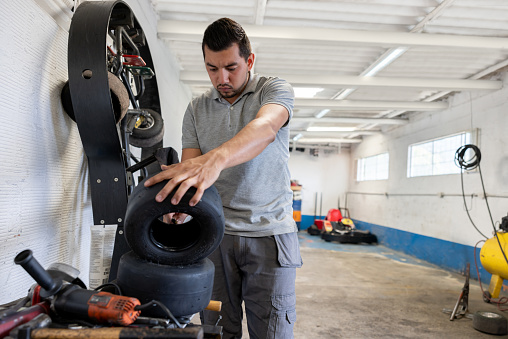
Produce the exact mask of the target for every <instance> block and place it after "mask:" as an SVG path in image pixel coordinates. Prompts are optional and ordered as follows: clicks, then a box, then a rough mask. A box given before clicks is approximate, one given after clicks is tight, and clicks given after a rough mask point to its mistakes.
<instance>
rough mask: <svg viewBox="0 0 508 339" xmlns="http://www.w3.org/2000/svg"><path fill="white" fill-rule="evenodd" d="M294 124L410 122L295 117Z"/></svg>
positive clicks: (382, 119) (398, 123) (385, 119)
mask: <svg viewBox="0 0 508 339" xmlns="http://www.w3.org/2000/svg"><path fill="white" fill-rule="evenodd" d="M291 121H292V122H313V123H320V122H321V123H336V124H344V123H345V124H368V123H371V124H372V123H375V124H385V125H405V124H407V123H408V122H409V120H407V119H393V118H392V119H388V118H321V119H319V118H299V117H293V118H292V119H291Z"/></svg>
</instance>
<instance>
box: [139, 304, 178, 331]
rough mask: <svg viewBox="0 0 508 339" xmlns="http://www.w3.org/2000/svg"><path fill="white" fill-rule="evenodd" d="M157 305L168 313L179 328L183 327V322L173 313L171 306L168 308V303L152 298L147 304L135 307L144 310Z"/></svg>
mask: <svg viewBox="0 0 508 339" xmlns="http://www.w3.org/2000/svg"><path fill="white" fill-rule="evenodd" d="M156 306H159V307H160V308H161V309H162V310H163V311H164V312H165V313H166V314H167V315H168V317H169V319H171V320H172V321H173V322H174V323H175V324H176V326H178V328H183V326H182V324H180V322H179V321H178V320H177V319H176V318H175V316H174V315H173V313H171V311H170V310H169V308H167V307H166V305H164V304H163V303H161V302H160V301H157V300H152V301H150V302H148V303H146V304H143V305H139V306H136V307H135V308H134V309H135V310H136V311H143V310H146V309H148V308H151V307H156Z"/></svg>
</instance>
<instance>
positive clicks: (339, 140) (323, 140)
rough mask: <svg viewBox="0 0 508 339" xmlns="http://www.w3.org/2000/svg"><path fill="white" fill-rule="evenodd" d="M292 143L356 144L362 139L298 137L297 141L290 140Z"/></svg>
mask: <svg viewBox="0 0 508 339" xmlns="http://www.w3.org/2000/svg"><path fill="white" fill-rule="evenodd" d="M292 142H293V145H295V144H296V145H298V144H356V143H360V142H362V139H344V138H305V137H303V138H300V139H298V141H296V142H295V141H292Z"/></svg>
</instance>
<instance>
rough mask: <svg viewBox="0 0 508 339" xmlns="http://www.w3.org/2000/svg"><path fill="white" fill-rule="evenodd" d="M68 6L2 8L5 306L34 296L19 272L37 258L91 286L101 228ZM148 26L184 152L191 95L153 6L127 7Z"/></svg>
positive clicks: (171, 134)
mask: <svg viewBox="0 0 508 339" xmlns="http://www.w3.org/2000/svg"><path fill="white" fill-rule="evenodd" d="M66 3H72V2H69V1H63V0H26V1H1V2H0V32H2V34H1V35H0V45H1V46H2V47H1V53H0V67H1V68H0V77H1V81H0V93H1V95H0V105H1V106H0V107H1V112H2V113H1V114H2V120H3V122H4V128H3V129H2V133H0V144H1V145H2V149H1V151H0V173H1V174H2V177H1V179H0V285H1V286H2V289H1V291H0V303H5V302H9V301H12V300H14V299H17V298H20V297H22V296H24V295H26V292H27V290H28V288H29V287H30V286H31V285H32V284H33V283H34V281H33V280H32V279H31V278H30V277H29V276H28V275H27V274H26V273H25V272H24V270H23V269H22V268H21V267H19V266H16V265H14V263H13V259H14V257H15V255H16V254H17V253H19V252H20V251H22V250H25V249H31V250H32V251H33V252H34V255H35V257H36V258H37V259H38V261H39V262H40V263H41V264H42V266H43V267H47V266H49V265H50V264H51V263H54V262H63V263H67V264H70V265H72V266H74V267H77V268H78V269H79V270H80V271H81V275H80V277H81V278H82V279H83V280H84V281H85V282H87V281H88V267H89V255H90V253H89V252H90V249H89V245H90V226H91V225H92V224H93V219H92V210H91V201H90V191H89V183H88V168H87V162H86V157H85V155H84V153H83V148H82V145H81V140H80V137H79V133H78V129H77V126H76V124H75V123H74V122H73V121H72V120H71V119H70V118H69V117H68V116H67V115H66V114H65V113H64V112H63V109H62V106H61V102H60V91H61V88H62V86H63V84H64V83H65V81H66V80H67V42H68V27H69V24H70V17H71V15H72V12H71V11H70V8H69V7H68V6H72V4H70V5H67V4H66ZM127 3H128V4H130V5H131V6H132V8H133V11H134V14H135V15H136V17H137V18H138V20H139V22H140V24H141V25H142V27H143V29H144V31H145V33H146V35H147V40H148V43H149V46H150V50H151V53H152V57H153V60H154V64H155V67H154V68H155V72H156V73H157V74H156V77H157V81H158V86H159V90H160V92H161V100H162V102H161V107H162V112H163V117H164V119H165V128H166V134H165V138H164V143H165V146H172V147H174V148H175V149H176V150H177V151H180V148H181V143H180V142H181V141H180V137H181V120H182V115H183V112H184V111H185V108H186V105H187V102H188V101H189V100H190V97H191V96H190V92H189V91H188V90H186V89H184V88H183V87H182V86H181V84H180V82H179V81H178V78H179V77H178V69H177V68H175V67H174V64H173V63H172V60H173V59H172V57H171V55H169V54H168V53H167V52H166V51H164V50H162V47H163V45H162V42H160V41H159V40H157V38H156V34H155V26H156V18H155V16H154V14H153V11H152V8H151V4H150V1H148V0H146V1H143V2H138V1H133V0H131V1H127Z"/></svg>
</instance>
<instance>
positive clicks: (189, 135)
mask: <svg viewBox="0 0 508 339" xmlns="http://www.w3.org/2000/svg"><path fill="white" fill-rule="evenodd" d="M192 106H193V105H192V101H191V102H190V103H189V105H188V106H187V110H186V111H185V114H184V116H183V123H182V148H200V147H199V140H198V135H197V133H196V122H195V117H194V110H193V108H192Z"/></svg>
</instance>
